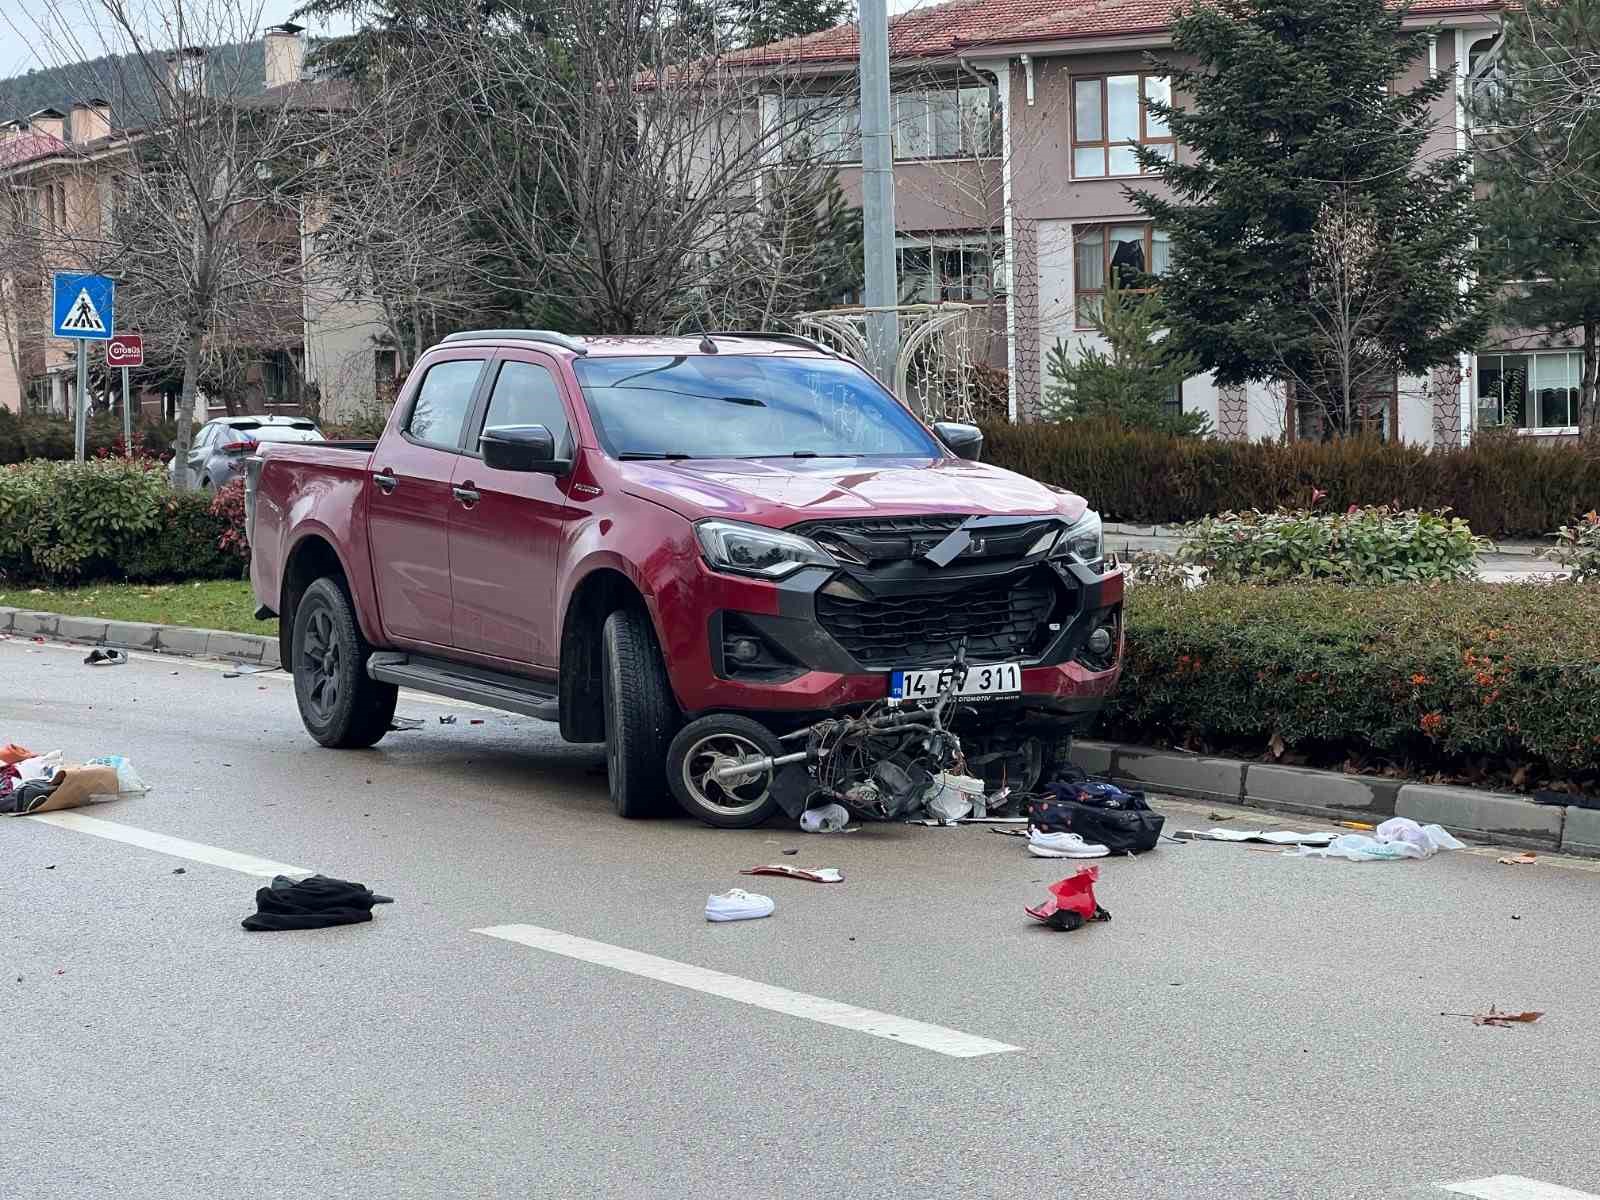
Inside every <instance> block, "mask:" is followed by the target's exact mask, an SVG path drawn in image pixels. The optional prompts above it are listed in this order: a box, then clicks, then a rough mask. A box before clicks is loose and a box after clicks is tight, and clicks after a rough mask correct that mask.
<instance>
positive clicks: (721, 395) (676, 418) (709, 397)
mask: <svg viewBox="0 0 1600 1200" xmlns="http://www.w3.org/2000/svg"><path fill="white" fill-rule="evenodd" d="M575 365H576V368H577V372H578V382H579V383H580V384H582V386H583V395H584V399H585V400H586V401H587V402H588V405H589V413H590V415H591V416H592V417H593V418H594V425H595V432H596V433H597V434H598V435H599V438H600V442H601V444H602V445H603V446H604V447H605V448H606V451H607V452H608V453H609V454H611V455H612V457H614V458H667V459H674V458H789V457H800V458H812V457H816V458H857V457H899V458H938V457H941V452H940V450H939V448H938V445H937V443H935V442H934V440H933V439H932V438H931V437H930V436H929V435H928V433H927V431H926V430H924V429H923V428H922V426H921V425H919V424H918V423H917V421H916V419H915V418H914V417H912V416H911V414H910V413H908V412H907V411H906V410H905V409H904V408H902V407H901V406H900V405H899V404H897V403H895V401H894V400H893V399H892V398H891V397H890V396H889V395H888V394H887V393H885V392H884V391H883V390H882V389H881V388H879V387H878V386H877V384H876V383H875V382H873V380H872V379H871V377H870V376H868V375H867V374H866V372H864V371H862V370H861V369H860V368H858V367H856V366H854V365H852V364H850V363H845V362H840V361H838V360H837V359H818V358H783V357H771V358H768V357H755V356H750V355H736V354H729V355H725V356H722V355H715V356H714V355H710V354H704V355H692V356H689V355H679V356H668V355H661V356H654V357H640V358H584V359H580V360H579V361H578V362H577V363H576V364H575Z"/></svg>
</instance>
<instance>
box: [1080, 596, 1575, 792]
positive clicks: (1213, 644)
mask: <svg viewBox="0 0 1600 1200" xmlns="http://www.w3.org/2000/svg"><path fill="white" fill-rule="evenodd" d="M1100 734H1101V736H1105V737H1110V738H1112V739H1114V740H1127V741H1135V742H1146V743H1161V744H1171V745H1188V746H1192V747H1194V748H1203V749H1209V750H1215V751H1224V750H1240V749H1243V750H1245V751H1246V752H1252V751H1254V752H1259V751H1260V750H1262V749H1264V748H1265V747H1266V746H1268V745H1269V744H1272V739H1273V738H1274V736H1275V735H1276V736H1277V737H1278V738H1281V739H1282V743H1283V746H1284V747H1285V748H1287V749H1288V750H1289V751H1290V752H1293V751H1296V750H1298V751H1301V752H1303V753H1305V754H1307V755H1308V757H1309V758H1311V759H1312V760H1314V761H1318V762H1329V761H1331V762H1338V761H1341V760H1342V759H1343V758H1345V757H1346V756H1348V755H1354V756H1356V757H1358V758H1360V759H1363V760H1365V761H1367V762H1368V763H1369V765H1370V764H1372V762H1373V760H1374V759H1376V760H1385V761H1389V762H1396V763H1402V762H1403V763H1412V764H1421V765H1423V766H1424V767H1426V768H1429V769H1443V768H1445V767H1446V766H1447V765H1449V764H1452V763H1454V764H1461V763H1463V762H1470V761H1472V760H1480V761H1481V760H1489V761H1490V762H1491V763H1506V762H1510V763H1529V764H1533V765H1535V766H1536V767H1537V768H1538V769H1539V770H1540V771H1541V772H1548V773H1553V774H1556V775H1558V776H1568V777H1571V776H1582V775H1593V773H1594V772H1595V770H1596V766H1597V763H1600V587H1597V586H1594V585H1550V584H1544V585H1541V584H1486V583H1450V584H1438V585H1433V586H1427V587H1409V586H1400V587H1395V586H1390V587H1347V586H1341V585H1336V584H1294V585H1288V586H1281V587H1271V588H1263V587H1251V586H1245V585H1230V584H1221V583H1212V584H1207V585H1206V586H1204V587H1200V588H1194V589H1190V590H1185V589H1183V588H1177V587H1154V586H1150V585H1141V584H1137V583H1136V584H1134V585H1133V586H1132V587H1131V588H1130V589H1129V594H1128V650H1127V656H1126V659H1125V665H1124V669H1123V676H1122V683H1121V685H1120V687H1119V688H1118V690H1117V693H1116V696H1115V698H1114V699H1113V700H1112V702H1111V704H1110V705H1109V706H1108V708H1107V710H1106V712H1105V714H1104V715H1103V717H1102V718H1101V726H1100Z"/></svg>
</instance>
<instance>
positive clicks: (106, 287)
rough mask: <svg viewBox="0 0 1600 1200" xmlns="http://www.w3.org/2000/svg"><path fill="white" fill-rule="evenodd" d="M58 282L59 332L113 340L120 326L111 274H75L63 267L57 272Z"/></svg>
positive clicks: (55, 330)
mask: <svg viewBox="0 0 1600 1200" xmlns="http://www.w3.org/2000/svg"><path fill="white" fill-rule="evenodd" d="M54 282H55V322H54V328H53V330H52V332H53V333H54V334H55V336H56V337H60V338H83V339H84V340H85V341H91V342H109V341H110V340H111V334H112V331H113V330H114V329H115V327H116V326H115V323H114V321H113V318H112V309H113V306H114V304H115V299H116V289H117V285H116V281H115V280H113V279H112V278H111V277H110V276H108V275H75V274H70V273H68V272H65V271H60V272H57V273H56V274H55V276H54Z"/></svg>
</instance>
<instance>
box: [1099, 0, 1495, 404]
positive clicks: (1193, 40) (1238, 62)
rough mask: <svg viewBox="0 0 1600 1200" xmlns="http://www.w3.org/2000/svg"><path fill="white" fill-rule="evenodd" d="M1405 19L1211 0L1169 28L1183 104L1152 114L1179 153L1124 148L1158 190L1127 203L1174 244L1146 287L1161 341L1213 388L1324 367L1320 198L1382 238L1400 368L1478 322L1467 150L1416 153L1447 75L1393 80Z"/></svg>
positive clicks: (1391, 13)
mask: <svg viewBox="0 0 1600 1200" xmlns="http://www.w3.org/2000/svg"><path fill="white" fill-rule="evenodd" d="M1405 15H1406V10H1405V8H1404V7H1403V6H1402V7H1395V8H1391V7H1389V6H1388V5H1387V4H1386V3H1385V0H1215V2H1214V3H1209V4H1204V5H1201V6H1198V7H1195V8H1192V9H1190V10H1189V11H1188V12H1187V13H1185V14H1184V15H1183V16H1182V17H1180V18H1179V19H1178V21H1177V22H1176V23H1175V25H1174V27H1173V50H1174V52H1175V55H1176V56H1177V57H1178V58H1179V59H1180V60H1181V61H1182V62H1184V63H1188V64H1192V65H1178V64H1177V63H1167V64H1164V70H1165V72H1166V73H1167V74H1168V75H1169V76H1170V77H1171V80H1172V84H1173V91H1174V93H1176V94H1178V95H1179V96H1181V97H1183V101H1182V104H1181V106H1173V105H1163V104H1159V103H1154V102H1152V103H1151V105H1150V108H1151V112H1152V114H1153V115H1155V116H1156V117H1157V118H1159V119H1164V120H1165V121H1166V122H1167V123H1168V124H1169V125H1170V127H1171V129H1172V132H1173V134H1174V136H1175V137H1176V140H1177V144H1178V145H1179V146H1180V147H1182V148H1183V155H1182V158H1181V159H1180V160H1168V159H1166V158H1163V157H1161V156H1159V155H1158V154H1156V153H1154V152H1153V151H1151V150H1148V149H1145V148H1140V150H1139V159H1140V162H1141V163H1142V165H1143V167H1144V169H1145V170H1146V171H1149V172H1151V173H1153V174H1154V175H1155V176H1156V177H1157V178H1158V179H1159V180H1160V181H1161V182H1162V183H1164V184H1166V185H1167V189H1168V192H1169V193H1170V198H1168V195H1166V194H1162V193H1156V192H1144V191H1130V195H1131V196H1132V197H1133V199H1134V201H1135V202H1136V203H1137V204H1138V206H1139V208H1140V209H1141V210H1142V211H1143V212H1144V213H1146V214H1147V215H1148V216H1149V217H1151V218H1152V219H1153V220H1154V221H1155V222H1156V224H1157V225H1158V226H1159V227H1161V228H1163V229H1166V230H1167V231H1168V232H1169V234H1170V236H1171V239H1172V270H1171V271H1170V273H1169V274H1167V275H1166V276H1164V277H1163V279H1162V288H1161V290H1162V294H1163V298H1164V300H1165V307H1166V320H1167V323H1168V326H1169V328H1170V331H1171V333H1170V336H1171V338H1172V341H1173V343H1174V349H1175V350H1177V351H1179V352H1183V353H1189V354H1193V355H1194V356H1195V359H1196V361H1197V363H1198V365H1199V366H1200V367H1201V368H1202V369H1206V370H1210V371H1212V372H1213V373H1214V376H1215V378H1216V381H1217V383H1218V384H1219V385H1221V386H1223V387H1232V386H1238V385H1240V384H1243V383H1246V382H1249V381H1267V380H1277V379H1293V380H1297V381H1303V380H1312V379H1328V378H1331V377H1333V376H1335V375H1336V374H1337V372H1336V371H1333V370H1330V369H1329V367H1328V365H1327V363H1326V359H1327V357H1328V355H1329V353H1330V349H1329V346H1328V345H1327V342H1326V339H1325V338H1323V337H1320V336H1319V333H1318V329H1317V324H1316V322H1315V321H1314V320H1313V319H1312V317H1311V315H1310V312H1309V311H1308V303H1307V302H1308V298H1309V296H1310V293H1311V290H1312V287H1313V276H1314V271H1315V265H1314V264H1315V240H1316V232H1317V227H1318V222H1319V217H1320V214H1322V213H1323V211H1324V210H1325V207H1326V206H1327V205H1328V203H1329V201H1330V200H1333V199H1334V198H1335V197H1338V198H1340V199H1341V202H1342V203H1348V204H1351V205H1354V206H1357V207H1359V208H1360V210H1361V211H1363V212H1364V213H1366V214H1368V215H1369V216H1370V219H1371V222H1372V226H1373V229H1374V231H1375V236H1376V238H1377V239H1378V241H1379V243H1380V244H1381V247H1382V253H1381V254H1380V255H1377V256H1375V257H1376V260H1377V261H1378V262H1379V263H1380V264H1381V272H1380V275H1381V277H1379V278H1377V279H1374V280H1373V281H1372V287H1373V289H1374V291H1375V293H1376V294H1381V295H1383V296H1385V297H1386V298H1387V303H1388V305H1389V306H1390V311H1389V316H1388V318H1387V319H1386V320H1384V321H1382V322H1381V329H1380V330H1379V332H1378V334H1377V343H1378V344H1377V345H1376V346H1375V347H1374V348H1375V350H1377V351H1379V352H1380V353H1381V354H1382V355H1383V357H1385V358H1387V359H1389V360H1392V361H1393V362H1394V363H1395V364H1396V368H1397V369H1398V370H1401V371H1404V372H1406V373H1408V374H1422V373H1424V372H1425V371H1426V370H1427V369H1428V368H1429V367H1432V366H1435V365H1438V364H1441V363H1444V362H1447V361H1450V360H1451V359H1452V358H1453V357H1454V356H1455V355H1456V354H1457V353H1458V352H1459V351H1461V350H1464V349H1469V348H1471V347H1473V346H1475V345H1476V343H1477V341H1478V339H1479V337H1480V336H1481V335H1482V333H1483V331H1484V328H1485V326H1486V325H1487V311H1488V307H1489V288H1488V286H1487V285H1486V284H1485V283H1484V282H1483V281H1482V279H1481V276H1480V272H1479V267H1480V265H1481V258H1480V256H1479V255H1478V253H1477V252H1476V251H1475V249H1474V248H1473V245H1474V243H1473V239H1474V236H1475V235H1476V233H1477V232H1478V218H1477V215H1476V212H1475V208H1474V205H1473V201H1472V185H1471V181H1470V178H1469V175H1468V166H1469V163H1468V157H1467V156H1466V155H1464V154H1445V155H1440V156H1430V157H1428V158H1424V157H1423V156H1422V153H1421V152H1422V149H1423V145H1424V143H1425V141H1426V140H1427V138H1428V135H1429V133H1430V131H1431V130H1432V128H1433V125H1434V122H1433V119H1432V117H1431V114H1430V108H1431V106H1432V105H1433V103H1434V102H1435V101H1436V100H1437V99H1438V98H1439V97H1441V96H1443V95H1445V94H1446V93H1447V92H1448V90H1449V88H1450V87H1451V80H1450V77H1449V76H1448V75H1445V74H1440V75H1436V76H1434V77H1431V78H1424V79H1423V80H1422V81H1421V82H1420V83H1418V84H1415V85H1413V86H1410V87H1403V86H1398V85H1397V84H1396V81H1397V80H1399V79H1401V78H1403V77H1404V76H1405V73H1406V71H1407V70H1408V69H1409V68H1410V67H1411V66H1412V65H1413V64H1415V63H1416V62H1417V61H1419V59H1422V58H1423V57H1424V56H1425V55H1426V53H1427V35H1426V34H1425V33H1413V32H1408V31H1405V30H1402V28H1401V21H1402V20H1403V19H1404V17H1405ZM1464 276H1465V277H1467V278H1469V279H1472V280H1474V282H1473V283H1472V285H1471V286H1470V287H1469V288H1468V290H1466V291H1465V292H1463V291H1462V290H1461V288H1460V280H1461V279H1462V278H1463V277H1464ZM1301 398H1302V399H1305V398H1306V397H1301ZM1312 398H1314V399H1316V400H1318V401H1319V402H1321V406H1322V408H1323V409H1324V411H1325V412H1328V413H1333V412H1337V411H1339V410H1340V409H1341V405H1340V403H1339V402H1338V400H1337V399H1336V398H1335V397H1333V396H1320V395H1319V396H1315V397H1312Z"/></svg>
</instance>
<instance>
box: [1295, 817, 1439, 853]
mask: <svg viewBox="0 0 1600 1200" xmlns="http://www.w3.org/2000/svg"><path fill="white" fill-rule="evenodd" d="M1461 848H1462V843H1460V842H1458V841H1456V839H1455V838H1453V837H1451V836H1450V834H1449V833H1447V832H1446V831H1445V829H1444V827H1443V826H1442V825H1418V824H1417V823H1416V822H1415V821H1413V820H1411V818H1409V817H1391V818H1390V819H1389V820H1387V821H1385V822H1384V823H1383V824H1382V825H1379V826H1378V828H1377V829H1375V830H1373V836H1371V837H1367V836H1366V835H1365V834H1361V833H1346V834H1342V835H1341V836H1339V837H1336V838H1334V839H1333V841H1331V842H1329V843H1328V845H1326V846H1299V847H1297V848H1296V849H1294V850H1288V851H1285V853H1286V854H1291V855H1294V856H1295V857H1297V858H1348V859H1349V860H1350V861H1351V862H1388V861H1394V860H1396V859H1402V858H1432V857H1433V855H1434V854H1435V853H1437V852H1438V851H1440V850H1460V849H1461Z"/></svg>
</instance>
